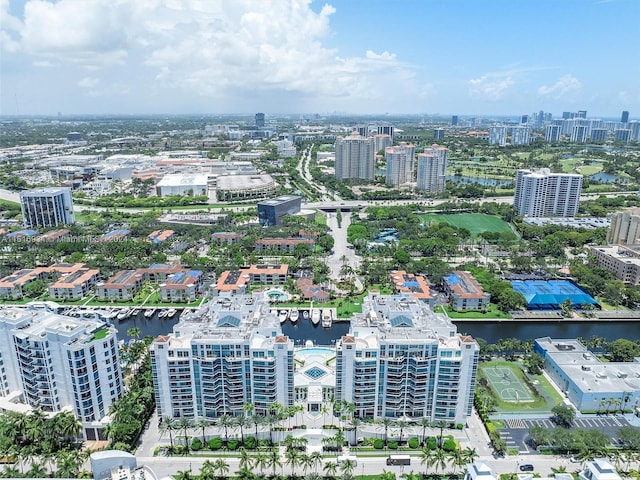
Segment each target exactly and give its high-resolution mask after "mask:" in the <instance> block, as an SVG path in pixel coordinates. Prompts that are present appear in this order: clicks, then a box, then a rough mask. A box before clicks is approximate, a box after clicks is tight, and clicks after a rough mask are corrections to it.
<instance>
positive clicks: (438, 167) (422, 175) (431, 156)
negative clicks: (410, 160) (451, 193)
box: [416, 144, 449, 193]
mask: <svg viewBox="0 0 640 480" xmlns="http://www.w3.org/2000/svg"><path fill="white" fill-rule="evenodd" d="M448 153H449V150H448V149H447V148H445V147H441V146H439V145H435V144H434V145H432V146H431V147H430V148H425V149H424V153H419V154H418V176H417V185H416V188H417V189H418V190H422V191H424V192H428V193H438V192H444V189H445V186H446V174H447V155H448Z"/></svg>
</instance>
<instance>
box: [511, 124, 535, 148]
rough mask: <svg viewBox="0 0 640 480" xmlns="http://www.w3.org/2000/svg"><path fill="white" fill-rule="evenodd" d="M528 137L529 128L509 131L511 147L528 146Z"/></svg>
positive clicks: (523, 127) (515, 128) (514, 128)
mask: <svg viewBox="0 0 640 480" xmlns="http://www.w3.org/2000/svg"><path fill="white" fill-rule="evenodd" d="M530 136H531V130H530V129H529V127H525V126H522V127H513V128H512V129H511V145H529V141H530Z"/></svg>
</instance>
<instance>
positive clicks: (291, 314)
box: [289, 308, 300, 323]
mask: <svg viewBox="0 0 640 480" xmlns="http://www.w3.org/2000/svg"><path fill="white" fill-rule="evenodd" d="M299 316H300V312H299V311H298V309H297V308H292V309H291V311H290V312H289V320H291V323H296V322H297V321H298V317H299Z"/></svg>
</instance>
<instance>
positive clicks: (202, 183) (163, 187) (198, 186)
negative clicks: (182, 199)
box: [156, 173, 209, 197]
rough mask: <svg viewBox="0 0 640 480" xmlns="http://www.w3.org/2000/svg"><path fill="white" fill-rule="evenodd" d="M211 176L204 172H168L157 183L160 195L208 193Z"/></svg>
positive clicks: (157, 190)
mask: <svg viewBox="0 0 640 480" xmlns="http://www.w3.org/2000/svg"><path fill="white" fill-rule="evenodd" d="M208 185H209V178H208V176H207V175H203V174H189V175H187V174H177V173H176V174H167V175H165V176H164V177H162V179H161V180H160V181H159V182H158V184H157V185H156V192H157V194H158V196H159V197H168V196H171V195H182V196H184V195H189V196H198V195H208V192H209V187H208Z"/></svg>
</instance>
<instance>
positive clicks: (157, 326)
mask: <svg viewBox="0 0 640 480" xmlns="http://www.w3.org/2000/svg"><path fill="white" fill-rule="evenodd" d="M113 322H114V325H115V326H116V328H117V329H118V335H119V338H121V339H126V338H127V330H129V329H130V328H133V327H137V328H139V329H140V330H141V332H142V335H143V336H147V335H150V336H153V337H155V336H158V335H166V334H168V333H171V332H172V331H173V326H174V325H175V324H176V323H178V315H175V316H174V317H173V318H158V317H157V314H156V315H154V316H153V317H152V318H146V317H144V315H142V314H140V315H137V316H136V317H129V318H127V319H125V320H121V321H117V320H114V321H113ZM455 323H456V325H457V327H458V332H460V333H465V334H468V335H471V336H473V337H474V338H483V339H484V340H486V341H487V342H489V343H497V342H498V341H499V340H500V339H501V338H518V339H521V340H529V339H533V338H539V337H546V336H549V337H552V338H576V337H583V338H589V337H591V336H592V335H597V336H599V337H603V338H604V339H606V340H608V341H612V340H616V339H618V338H627V339H629V340H636V339H639V338H640V322H636V321H626V322H610V321H589V322H567V321H562V322H557V321H549V322H526V321H525V322H522V321H518V322H514V321H504V322H487V321H483V320H478V321H472V322H469V321H466V322H455ZM282 332H283V333H284V334H285V335H287V336H288V337H289V338H291V339H292V340H293V341H294V343H295V345H296V346H304V344H305V342H306V341H307V340H311V341H312V342H313V343H314V345H334V344H335V342H336V340H338V339H340V338H341V337H342V336H343V335H346V334H347V333H348V332H349V322H333V324H332V325H331V327H330V328H324V327H322V325H320V324H319V325H313V324H312V323H311V321H310V320H308V319H307V320H304V319H300V320H298V321H297V322H296V323H291V322H290V321H289V320H287V321H286V322H284V323H283V324H282Z"/></svg>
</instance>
